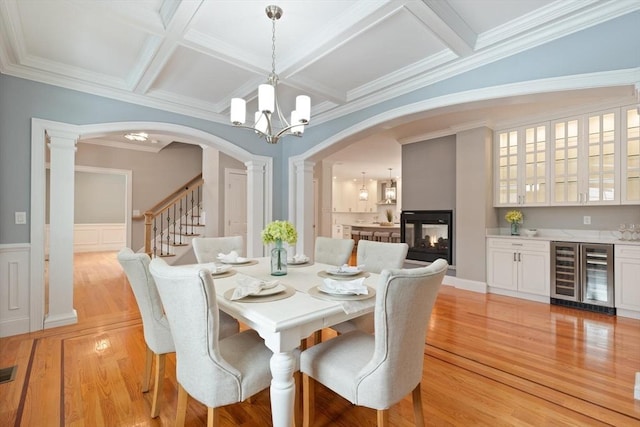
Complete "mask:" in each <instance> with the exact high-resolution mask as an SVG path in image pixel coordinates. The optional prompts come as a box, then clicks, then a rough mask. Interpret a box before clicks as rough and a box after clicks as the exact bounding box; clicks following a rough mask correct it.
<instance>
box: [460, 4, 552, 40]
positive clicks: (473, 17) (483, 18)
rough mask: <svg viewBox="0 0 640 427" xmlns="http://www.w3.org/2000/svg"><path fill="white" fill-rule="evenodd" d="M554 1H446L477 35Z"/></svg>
mask: <svg viewBox="0 0 640 427" xmlns="http://www.w3.org/2000/svg"><path fill="white" fill-rule="evenodd" d="M555 1H556V0H515V1H514V0H482V1H473V0H448V3H449V4H450V5H451V7H452V8H453V9H454V10H455V11H456V13H457V14H458V15H460V17H461V18H462V19H463V20H464V21H465V22H466V23H467V25H469V26H470V27H471V29H472V30H473V31H475V32H476V33H477V34H480V33H484V32H485V31H489V30H491V29H494V28H496V27H498V26H500V25H504V24H507V23H508V22H509V21H512V20H514V19H517V18H520V17H522V16H524V15H526V14H527V13H530V12H533V11H536V10H541V8H544V7H546V6H549V5H550V4H551V3H553V2H555Z"/></svg>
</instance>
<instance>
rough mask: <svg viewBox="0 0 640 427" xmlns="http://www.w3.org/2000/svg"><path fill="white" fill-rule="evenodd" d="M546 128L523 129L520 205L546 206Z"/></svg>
mask: <svg viewBox="0 0 640 427" xmlns="http://www.w3.org/2000/svg"><path fill="white" fill-rule="evenodd" d="M548 133H549V132H548V131H547V126H546V125H540V126H533V127H527V128H525V129H524V150H523V157H524V160H523V162H522V165H523V166H522V173H521V176H522V179H521V181H520V185H521V190H520V193H521V194H522V196H521V200H522V204H524V205H526V206H536V205H546V204H548V197H547V193H548V188H547V179H548V170H547V169H548V168H547V164H548V162H547V146H548V141H547V135H548Z"/></svg>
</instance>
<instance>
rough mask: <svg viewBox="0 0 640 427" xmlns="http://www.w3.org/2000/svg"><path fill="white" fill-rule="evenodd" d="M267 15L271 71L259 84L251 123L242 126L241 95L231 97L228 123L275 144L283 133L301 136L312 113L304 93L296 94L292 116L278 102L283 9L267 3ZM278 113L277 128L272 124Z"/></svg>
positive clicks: (244, 114) (244, 104)
mask: <svg viewBox="0 0 640 427" xmlns="http://www.w3.org/2000/svg"><path fill="white" fill-rule="evenodd" d="M265 12H266V13H267V17H268V18H269V19H271V23H272V38H271V41H272V48H271V74H269V76H268V77H267V83H265V84H261V85H259V86H258V111H256V113H255V116H254V118H255V121H254V125H253V127H251V126H245V125H244V124H245V122H246V115H247V103H246V101H245V100H244V99H242V98H233V99H231V123H232V124H233V125H234V126H237V127H241V128H245V129H251V130H253V131H254V132H255V133H257V134H258V135H259V136H260V137H262V138H264V139H265V140H266V141H267V142H268V143H269V144H277V143H278V140H279V139H280V138H281V137H283V136H286V135H295V136H302V134H303V132H304V127H305V126H306V125H308V124H309V120H310V116H311V99H310V98H309V97H308V96H306V95H299V96H297V97H296V109H295V110H294V111H292V112H291V120H290V121H287V119H286V118H285V117H284V115H283V114H282V112H281V111H280V106H279V105H278V75H277V74H276V21H277V20H278V19H280V18H281V17H282V9H281V8H280V7H278V6H274V5H271V6H267V7H266V9H265ZM275 117H277V118H278V121H279V125H280V128H276V127H275V123H274V120H273V119H274V118H275Z"/></svg>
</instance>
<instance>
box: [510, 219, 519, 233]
mask: <svg viewBox="0 0 640 427" xmlns="http://www.w3.org/2000/svg"><path fill="white" fill-rule="evenodd" d="M511 235H512V236H519V235H520V224H518V223H517V222H512V223H511Z"/></svg>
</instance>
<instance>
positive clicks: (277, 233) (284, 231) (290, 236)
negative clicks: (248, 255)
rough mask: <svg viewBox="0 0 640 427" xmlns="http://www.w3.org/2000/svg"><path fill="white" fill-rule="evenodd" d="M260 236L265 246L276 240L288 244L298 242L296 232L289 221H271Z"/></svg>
mask: <svg viewBox="0 0 640 427" xmlns="http://www.w3.org/2000/svg"><path fill="white" fill-rule="evenodd" d="M261 236H262V242H263V243H264V244H265V245H266V244H269V243H275V242H276V241H278V240H280V241H281V242H286V243H289V244H294V243H295V242H297V241H298V232H297V231H296V229H295V228H294V227H293V224H291V223H290V222H289V221H273V222H272V223H270V224H268V225H267V226H266V227H265V229H264V230H262V233H261Z"/></svg>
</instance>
